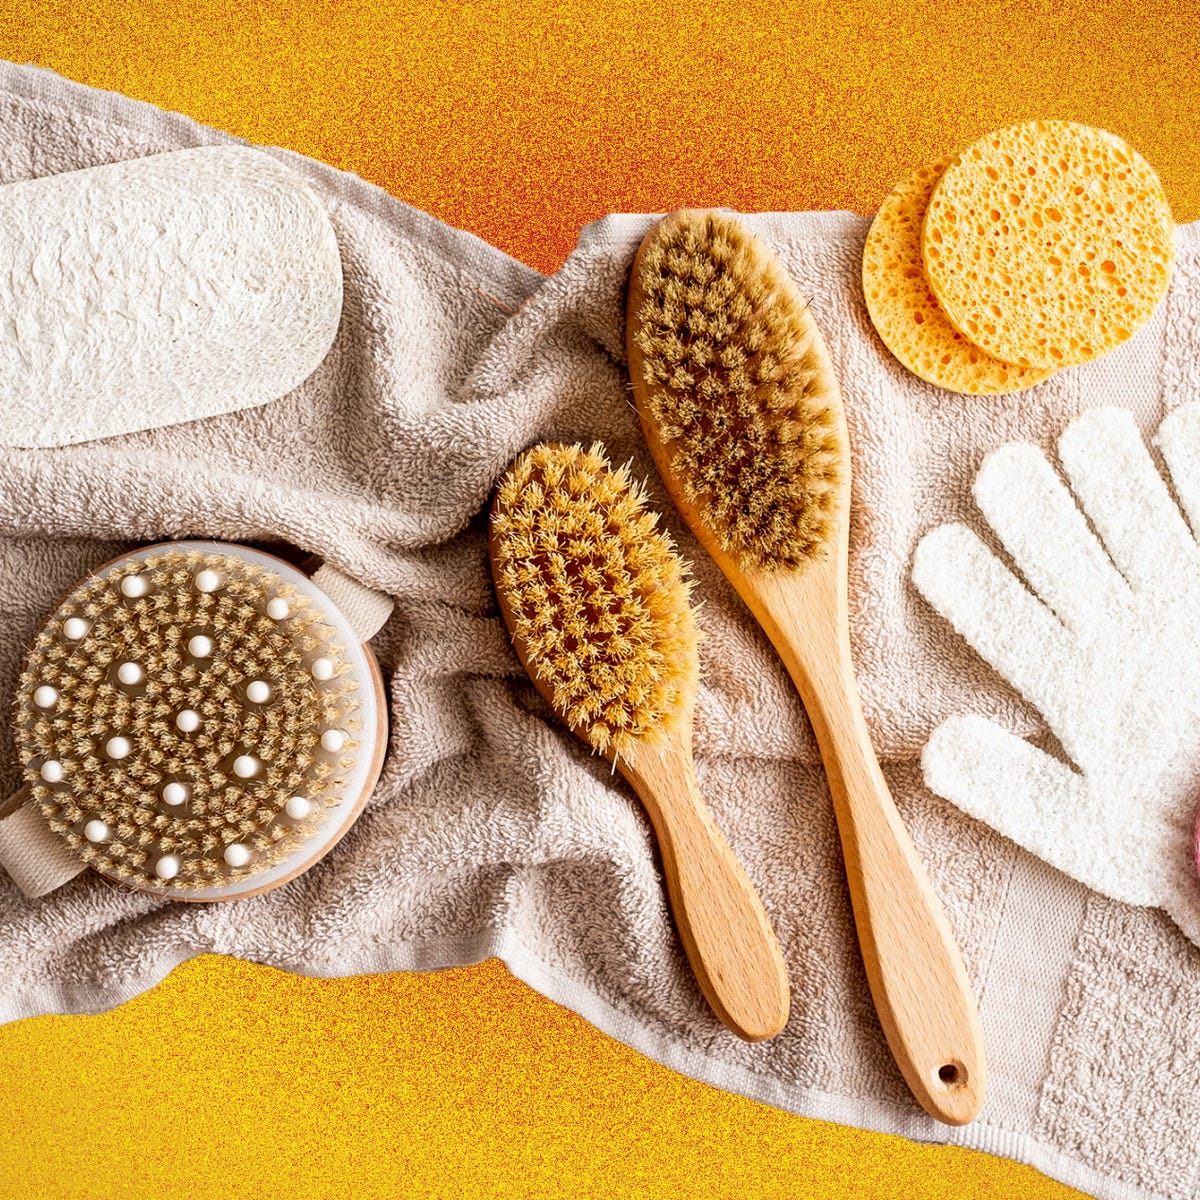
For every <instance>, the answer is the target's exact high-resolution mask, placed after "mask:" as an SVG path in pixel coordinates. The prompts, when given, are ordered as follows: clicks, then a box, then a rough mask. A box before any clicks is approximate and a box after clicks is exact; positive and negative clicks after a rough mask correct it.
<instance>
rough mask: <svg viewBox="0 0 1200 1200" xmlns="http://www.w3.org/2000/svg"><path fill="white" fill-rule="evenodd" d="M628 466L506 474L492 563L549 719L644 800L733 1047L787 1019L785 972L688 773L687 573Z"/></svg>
mask: <svg viewBox="0 0 1200 1200" xmlns="http://www.w3.org/2000/svg"><path fill="white" fill-rule="evenodd" d="M656 523H657V515H656V514H654V513H653V512H651V511H649V510H648V509H647V507H646V502H645V498H644V496H643V494H642V492H641V490H640V489H638V488H637V487H635V486H634V485H633V484H631V482H630V479H629V473H628V470H627V469H622V470H619V471H613V470H611V469H610V468H609V466H608V464H607V463H606V462H605V460H604V458H603V457H602V455H601V454H600V451H599V448H598V447H593V448H592V449H591V450H587V451H585V450H583V449H581V448H580V447H578V446H575V447H563V446H551V445H541V446H535V447H534V448H533V449H531V450H528V451H526V452H525V454H523V455H522V456H521V457H520V458H518V459H517V461H516V462H515V463H513V465H512V466H511V467H510V468H509V470H508V472H507V474H506V475H505V476H504V478H503V480H502V481H501V482H500V485H499V487H498V488H497V491H496V496H495V500H494V502H493V505H492V512H491V532H490V538H489V554H490V558H491V563H492V574H493V577H494V579H495V583H496V593H497V596H498V598H499V602H500V611H501V613H502V614H503V616H504V620H505V623H506V624H507V626H508V629H509V632H510V633H511V634H512V639H513V647H514V649H515V650H516V652H517V656H518V657H519V658H520V660H521V663H522V665H523V666H524V667H525V669H526V671H527V672H528V673H529V676H530V678H531V679H532V680H533V683H534V685H535V686H536V687H537V689H538V691H540V692H541V693H542V695H543V696H544V697H545V699H546V701H547V702H548V703H549V704H550V706H551V708H553V709H554V711H555V713H556V714H557V715H558V716H559V717H560V718H561V719H562V720H563V721H565V722H566V724H567V725H568V726H569V727H570V728H571V729H572V730H573V731H574V732H575V733H577V734H578V735H579V736H580V737H582V738H584V739H585V740H586V741H587V742H588V743H589V744H590V745H591V746H592V747H593V748H594V749H596V750H598V751H599V752H600V753H601V754H604V755H606V756H607V757H608V758H609V759H611V760H612V762H613V763H614V764H615V766H616V768H617V770H619V771H620V772H621V774H622V775H624V776H625V778H626V779H627V780H628V781H629V783H630V784H631V785H632V786H633V789H634V791H636V792H637V794H638V796H639V797H640V798H641V800H642V802H643V804H644V805H645V807H646V811H647V813H648V814H649V816H650V821H651V824H652V825H653V826H654V831H655V834H656V835H657V838H658V844H659V848H660V850H661V852H662V859H663V869H664V872H665V875H666V883H667V893H668V896H669V897H670V901H671V907H672V910H673V912H674V915H675V921H676V924H677V926H678V928H679V933H680V937H681V939H682V941H683V945H684V949H685V951H686V952H687V956H688V959H689V961H690V962H691V964H692V969H693V970H694V972H695V974H696V978H697V981H698V982H699V984H700V989H701V991H702V992H703V993H704V996H705V998H706V999H707V1000H708V1002H709V1004H710V1005H711V1006H712V1008H713V1011H714V1012H715V1013H716V1014H717V1016H718V1017H719V1018H720V1019H721V1020H722V1021H723V1022H724V1023H725V1024H726V1025H727V1026H728V1027H729V1028H730V1029H731V1030H733V1032H734V1033H736V1034H737V1035H738V1036H739V1037H742V1038H745V1039H747V1040H748V1041H762V1040H764V1039H766V1038H771V1037H774V1036H775V1035H776V1034H777V1033H778V1032H779V1031H780V1030H781V1029H782V1028H783V1026H784V1024H785V1023H786V1022H787V1016H788V1004H789V996H788V983H787V969H786V967H785V966H784V962H783V955H782V954H781V952H780V949H779V944H778V942H777V941H776V940H775V934H774V932H773V931H772V929H771V926H770V922H769V921H768V919H767V915H766V913H765V912H764V911H763V907H762V903H761V901H760V900H759V898H758V895H757V893H756V892H755V891H754V887H753V885H752V884H751V882H750V880H749V879H748V878H747V876H746V873H745V871H744V870H743V869H742V867H741V866H740V864H739V863H738V862H737V860H736V859H735V858H734V856H733V852H732V851H731V850H730V848H729V846H728V844H727V843H726V842H725V839H724V838H723V837H722V836H721V833H720V831H719V830H718V829H717V827H716V825H715V824H714V823H713V820H712V817H711V816H710V814H709V812H708V809H707V807H706V806H705V803H704V800H703V798H702V797H701V795H700V790H699V787H698V786H697V784H696V777H695V773H694V770H693V767H692V744H691V743H692V737H691V734H692V713H693V711H694V709H695V704H696V688H697V685H698V683H699V677H700V666H699V658H698V655H697V651H696V647H697V643H698V641H699V633H698V631H697V629H696V623H695V618H694V616H693V614H692V610H691V607H690V604H689V601H688V596H689V591H690V584H689V583H687V582H686V581H685V579H684V574H683V572H684V566H683V563H682V561H681V560H680V558H679V556H678V555H677V554H676V553H675V551H674V549H673V547H672V545H671V543H670V541H669V539H668V538H667V537H666V535H665V534H663V533H661V532H659V531H658V530H656V528H655V525H656Z"/></svg>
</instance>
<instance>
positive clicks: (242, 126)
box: [0, 0, 1200, 1200]
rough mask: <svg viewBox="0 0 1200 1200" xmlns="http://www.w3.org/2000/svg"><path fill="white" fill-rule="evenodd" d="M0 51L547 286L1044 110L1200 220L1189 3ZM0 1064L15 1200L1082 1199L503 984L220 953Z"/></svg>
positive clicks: (749, 11)
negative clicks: (344, 182)
mask: <svg viewBox="0 0 1200 1200" xmlns="http://www.w3.org/2000/svg"><path fill="white" fill-rule="evenodd" d="M0 57H3V58H8V59H12V60H15V61H18V62H25V61H32V62H37V63H40V64H41V65H43V66H48V67H51V68H53V69H55V70H57V71H59V72H61V73H62V74H64V75H67V76H69V77H71V78H73V79H77V80H80V81H81V82H83V83H87V84H91V85H93V86H96V87H101V88H110V89H114V90H117V91H121V92H125V93H126V94H128V95H131V96H135V97H137V98H139V99H143V100H149V101H151V102H153V103H155V104H158V105H161V106H163V107H165V108H169V109H175V110H178V111H182V112H185V113H187V114H188V115H190V116H193V117H195V118H197V119H198V120H200V121H203V122H205V123H207V124H211V125H215V126H217V127H220V128H222V129H227V130H229V131H230V132H233V133H236V134H240V135H241V136H243V137H246V138H249V139H250V140H252V141H256V142H265V143H270V144H276V145H285V146H289V147H291V148H293V149H296V150H299V151H301V152H303V153H305V154H310V155H313V156H314V157H317V158H321V159H324V160H325V161H327V162H330V163H333V164H334V165H336V166H339V167H342V168H345V169H348V170H352V171H355V172H357V173H358V174H360V175H362V176H364V177H365V178H367V179H369V180H371V181H373V182H375V183H378V184H380V185H382V186H383V187H385V188H387V189H388V190H390V191H391V192H393V193H394V194H395V195H397V196H399V197H400V198H401V199H403V200H406V201H408V202H409V203H411V204H415V205H417V206H419V207H421V208H424V209H426V210H428V211H429V212H432V213H433V214H434V215H436V216H438V217H440V218H441V219H442V220H444V221H447V222H449V223H451V224H453V225H458V226H462V227H464V228H467V229H470V230H472V231H474V232H475V233H478V234H479V235H480V236H482V237H484V238H486V239H487V240H488V241H490V242H492V243H493V244H495V245H497V246H499V247H501V248H502V249H504V250H506V251H508V252H509V253H510V254H513V255H515V256H517V257H518V258H522V259H524V260H525V261H526V262H528V263H530V264H532V265H533V266H536V267H538V268H540V269H541V270H543V271H551V270H553V269H554V268H555V267H556V266H558V264H559V263H561V262H562V260H563V258H564V257H565V255H566V254H567V253H568V251H569V250H570V248H571V246H572V245H573V244H574V240H575V236H576V233H577V231H578V229H579V226H580V225H581V224H583V223H584V222H586V221H588V220H591V219H592V218H594V217H597V216H600V215H602V214H604V213H606V212H610V211H662V210H666V209H671V208H675V207H678V206H680V205H684V204H724V205H728V206H730V207H733V208H737V209H742V210H746V211H753V210H761V209H808V208H850V209H853V210H854V211H856V212H859V213H870V212H872V211H873V210H874V209H875V207H876V206H877V205H878V203H879V201H880V200H881V199H882V197H883V196H884V195H885V194H886V193H887V192H888V190H889V189H890V187H891V186H892V184H893V183H894V182H895V181H896V180H898V179H900V178H901V177H902V176H904V175H906V174H907V173H908V172H909V171H911V170H912V169H913V168H914V167H916V166H917V165H919V164H921V163H924V162H927V161H930V160H932V159H934V158H936V157H938V156H940V155H942V154H944V153H946V152H947V151H949V150H952V149H955V148H957V147H959V146H961V145H963V144H965V143H966V142H968V141H970V140H971V139H973V138H974V137H976V136H978V135H979V134H981V133H984V132H986V131H987V130H989V129H993V128H997V127H999V126H1002V125H1007V124H1010V123H1012V122H1014V121H1016V120H1019V119H1023V118H1028V117H1034V116H1041V117H1059V118H1067V119H1074V120H1079V121H1084V122H1086V123H1089V124H1093V125H1100V126H1103V127H1105V128H1108V129H1111V130H1113V131H1114V132H1117V133H1119V134H1121V135H1123V136H1124V137H1126V138H1127V139H1128V140H1129V141H1131V142H1132V143H1133V145H1135V146H1136V147H1137V148H1138V149H1139V150H1140V151H1141V152H1142V153H1143V154H1144V155H1145V156H1146V157H1147V158H1148V159H1149V161H1150V162H1151V163H1153V164H1154V165H1155V166H1156V168H1157V169H1158V171H1159V173H1160V175H1161V176H1162V179H1163V182H1164V184H1165V186H1166V190H1167V194H1168V196H1169V198H1170V200H1171V203H1172V206H1173V208H1174V211H1175V215H1176V218H1177V219H1178V220H1180V221H1190V220H1195V219H1197V218H1198V217H1200V131H1198V127H1197V109H1196V104H1197V102H1196V96H1197V95H1198V94H1200V10H1197V9H1196V7H1195V6H1194V5H1192V4H1191V3H1181V4H1178V5H1171V4H1154V5H1152V4H1145V3H1130V2H1125V3H1108V2H1104V0H1102V2H1100V3H1080V2H1078V0H1069V2H1065V3H1064V2H1058V0H1010V2H1006V3H996V2H994V0H988V2H986V3H982V4H973V5H965V4H964V5H961V6H959V5H956V6H954V7H951V6H949V5H944V4H939V3H937V2H936V0H907V3H904V4H895V3H884V2H882V0H844V2H842V3H832V2H829V3H825V2H822V3H817V2H815V0H814V2H811V3H774V4H768V3H763V2H762V0H751V2H744V0H743V2H737V0H713V2H711V3H709V4H707V5H702V6H686V7H683V6H679V5H675V4H671V5H666V4H663V5H659V6H655V5H650V4H644V3H629V2H628V0H620V2H616V0H614V2H609V3H600V2H599V0H592V2H590V3H573V4H572V3H567V4H550V3H546V2H545V0H536V2H526V3H523V4H518V3H517V2H516V0H508V2H503V3H502V2H498V0H490V2H479V3H469V4H457V3H446V2H437V0H416V2H410V3H404V4H399V3H397V4H391V5H389V4H387V3H385V2H384V0H344V2H330V3H324V4H320V5H318V4H307V5H306V4H304V3H297V4H295V5H287V6H285V5H283V4H280V5H278V6H272V5H270V4H268V3H264V2H262V0H242V2H240V3H233V2H228V3H222V2H221V0H191V2H190V3H178V2H176V3H170V2H167V0H150V2H148V3H130V2H129V0H103V2H99V3H97V2H93V3H73V2H70V0H61V2H57V3H50V2H47V3H40V4H13V3H7V2H5V0H0ZM0 1078H3V1080H4V1108H5V1114H4V1126H5V1132H4V1137H3V1138H0V1195H3V1196H4V1197H11V1198H12V1200H43V1198H45V1200H74V1198H80V1200H82V1198H87V1200H108V1198H112V1200H117V1198H121V1200H124V1198H125V1197H128V1196H131V1195H136V1194H142V1193H147V1192H149V1193H157V1194H161V1195H173V1196H181V1197H188V1200H215V1198H217V1197H227V1196H228V1197H232V1196H238V1197H252V1198H253V1197H265V1196H287V1197H289V1198H290V1200H316V1198H318V1197H322V1198H324V1197H331V1198H332V1197H344V1196H351V1195H353V1196H355V1197H357V1198H360V1200H371V1198H373V1197H381V1198H382V1197H389V1198H391V1197H443V1196H444V1197H459V1196H469V1197H478V1198H480V1200H487V1198H490V1197H521V1196H540V1197H564V1198H565V1197H575V1196H587V1197H594V1198H598V1200H603V1198H607V1197H613V1198H616V1197H639V1198H644V1200H660V1198H661V1200H666V1198H668V1197H679V1196H688V1197H692V1198H696V1200H708V1198H710V1197H711V1198H712V1200H716V1198H718V1197H731V1196H745V1197H749V1198H752V1200H773V1198H776V1197H778V1198H780V1200H783V1198H784V1197H787V1198H792V1197H798V1196H805V1197H813V1198H815V1200H841V1198H846V1200H849V1198H850V1197H854V1198H855V1200H885V1198H886V1200H895V1198H897V1197H911V1198H914V1200H921V1198H927V1200H933V1198H939V1200H940V1198H946V1200H950V1198H951V1197H954V1198H955V1200H976V1198H980V1200H982V1198H983V1197H990V1196H995V1195H1003V1196H1005V1197H1007V1198H1013V1200H1063V1198H1066V1197H1070V1196H1076V1195H1077V1193H1074V1192H1071V1191H1070V1190H1069V1189H1066V1188H1064V1187H1061V1186H1059V1185H1058V1184H1055V1183H1052V1182H1050V1181H1048V1180H1046V1179H1044V1178H1043V1177H1041V1176H1040V1175H1038V1174H1037V1173H1036V1172H1034V1171H1032V1170H1030V1169H1029V1168H1026V1167H1020V1166H1017V1165H1015V1164H1013V1163H1008V1162H1004V1161H1002V1160H999V1159H993V1158H989V1157H987V1156H984V1155H980V1154H973V1153H969V1152H966V1151H961V1150H955V1149H950V1148H946V1147H923V1146H916V1145H912V1144H909V1143H906V1142H903V1141H902V1140H900V1139H897V1138H891V1137H884V1136H880V1135H874V1134H865V1133H860V1132H858V1131H855V1130H849V1129H844V1128H841V1127H838V1126H833V1125H828V1124H823V1123H821V1122H815V1121H805V1120H801V1119H799V1118H795V1117H791V1116H788V1115H787V1114H784V1113H781V1112H778V1111H775V1110H773V1109H770V1108H767V1107H765V1106H762V1105H758V1104H754V1103H752V1102H750V1101H747V1100H744V1099H741V1098H739V1097H736V1096H730V1095H726V1094H724V1093H721V1092H718V1091H716V1090H714V1089H712V1088H708V1087H705V1086H704V1085H701V1084H698V1083H694V1082H692V1081H690V1080H687V1079H684V1078H682V1077H680V1076H678V1075H675V1074H673V1073H672V1072H670V1071H667V1070H665V1069H663V1068H661V1067H658V1066H656V1065H655V1064H653V1063H650V1062H647V1061H646V1060H645V1059H643V1058H640V1057H639V1056H638V1055H636V1054H634V1053H633V1052H632V1051H629V1050H627V1049H626V1048H625V1047H623V1046H620V1045H618V1044H616V1043H614V1042H611V1041H609V1040H608V1039H606V1038H604V1037H602V1036H601V1035H600V1034H598V1033H596V1032H595V1031H594V1030H593V1029H592V1028H591V1027H589V1026H588V1025H586V1024H585V1023H584V1022H583V1021H582V1020H580V1019H579V1018H578V1017H576V1016H574V1015H573V1014H571V1013H569V1012H566V1011H565V1010H563V1009H561V1008H558V1007H557V1006H555V1005H553V1004H551V1003H550V1002H548V1001H546V1000H543V999H542V998H540V997H539V996H537V995H535V994H534V993H532V992H530V991H529V990H528V989H526V988H525V987H523V986H522V985H521V984H519V983H517V982H516V981H515V980H513V979H512V978H511V977H510V976H509V975H508V974H507V973H506V972H505V971H504V969H503V968H502V967H501V966H499V965H498V964H497V963H494V962H492V963H487V964H484V965H482V966H480V967H475V968H469V969H465V970H460V971H448V972H444V973H441V974H432V975H402V974H397V975H386V976H375V977H369V978H361V979H351V980H326V981H318V980H305V979H296V978H292V977H289V976H286V975H283V974H280V973H279V972H276V971H272V970H269V969H266V968H262V967H254V966H250V965H248V964H245V963H239V962H235V961H230V960H225V959H219V958H214V957H209V958H201V959H198V960H196V961H194V962H192V963H189V964H187V965H185V966H184V967H181V968H180V969H178V970H177V971H176V972H174V973H173V974H172V975H171V977H170V978H169V979H168V980H167V981H166V982H165V983H164V984H162V985H161V986H159V987H157V988H155V989H154V990H153V991H152V992H150V993H148V994H147V995H145V996H142V997H140V998H139V999H137V1000H134V1001H132V1002H131V1003H129V1004H127V1005H124V1006H123V1007H122V1008H120V1009H118V1010H117V1011H115V1012H113V1013H110V1014H107V1015H104V1016H101V1017H94V1018H81V1017H75V1018H58V1017H48V1018H39V1019H36V1020H29V1021H23V1022H18V1023H16V1024H12V1025H9V1026H6V1027H4V1028H3V1029H0Z"/></svg>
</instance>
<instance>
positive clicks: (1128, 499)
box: [1058, 409, 1200, 591]
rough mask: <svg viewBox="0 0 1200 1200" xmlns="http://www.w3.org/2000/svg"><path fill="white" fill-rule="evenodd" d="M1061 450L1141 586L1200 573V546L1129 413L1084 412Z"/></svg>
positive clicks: (1117, 557)
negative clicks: (1198, 547)
mask: <svg viewBox="0 0 1200 1200" xmlns="http://www.w3.org/2000/svg"><path fill="white" fill-rule="evenodd" d="M1058 452H1059V457H1060V458H1061V460H1062V465H1063V470H1064V471H1065V472H1066V475H1067V478H1068V479H1069V480H1070V481H1071V487H1072V489H1073V490H1074V492H1075V495H1076V496H1078V497H1079V501H1080V504H1081V505H1082V507H1083V510H1084V512H1086V513H1087V515H1088V516H1089V517H1090V518H1091V520H1092V524H1093V525H1094V526H1095V527H1096V530H1097V532H1098V533H1099V534H1100V537H1101V540H1102V541H1103V542H1104V546H1105V549H1107V550H1108V552H1109V554H1110V555H1111V556H1112V560H1113V562H1114V563H1115V564H1116V567H1117V569H1118V570H1119V571H1120V572H1121V573H1122V574H1123V575H1124V576H1125V578H1126V579H1128V580H1129V583H1130V585H1131V586H1132V587H1133V588H1134V589H1135V590H1138V591H1144V590H1147V589H1150V588H1152V587H1155V586H1158V587H1162V586H1163V585H1164V584H1166V585H1167V586H1170V585H1171V584H1170V581H1172V580H1176V581H1182V580H1184V579H1187V578H1192V577H1195V576H1196V575H1197V574H1198V573H1200V551H1198V550H1197V548H1196V543H1195V542H1194V541H1193V540H1192V535H1191V532H1190V531H1189V530H1188V527H1187V524H1186V522H1185V521H1184V519H1183V516H1182V514H1181V513H1180V512H1179V509H1178V508H1177V507H1176V505H1175V502H1174V501H1173V500H1172V499H1171V493H1170V492H1169V491H1168V489H1167V485H1166V483H1164V482H1163V478H1162V476H1161V475H1159V473H1158V471H1157V470H1155V467H1154V462H1153V460H1152V459H1151V458H1150V454H1149V452H1148V451H1147V450H1146V447H1145V445H1144V444H1143V443H1142V439H1141V435H1140V434H1139V433H1138V431H1137V426H1136V425H1134V422H1133V417H1132V416H1131V415H1130V414H1129V413H1127V412H1125V411H1124V410H1123V409H1097V410H1095V411H1094V412H1090V413H1085V414H1084V415H1083V416H1082V417H1079V418H1078V419H1077V420H1075V421H1074V422H1072V423H1071V425H1070V426H1068V428H1067V430H1066V432H1065V433H1064V434H1063V435H1062V437H1061V438H1059V441H1058Z"/></svg>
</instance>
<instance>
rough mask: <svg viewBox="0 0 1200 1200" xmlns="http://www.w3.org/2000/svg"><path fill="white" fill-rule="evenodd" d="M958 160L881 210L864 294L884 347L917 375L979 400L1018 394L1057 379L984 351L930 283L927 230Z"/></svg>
mask: <svg viewBox="0 0 1200 1200" xmlns="http://www.w3.org/2000/svg"><path fill="white" fill-rule="evenodd" d="M951 161H952V160H951V158H949V157H947V158H943V159H940V160H939V161H938V162H936V163H933V164H931V165H930V166H925V167H920V168H919V169H918V170H916V171H914V172H913V173H912V174H911V175H910V176H909V177H908V178H907V179H906V180H904V181H903V182H902V183H900V184H898V185H897V186H896V187H895V188H894V189H893V190H892V192H891V194H890V195H889V196H888V198H887V199H886V200H885V201H884V202H883V204H882V205H881V206H880V209H879V212H878V214H877V215H876V217H875V220H874V221H873V222H872V224H871V231H870V233H868V234H867V241H866V245H865V246H864V248H863V294H864V295H865V297H866V301H867V311H868V312H869V313H870V314H871V321H872V323H873V324H874V326H875V329H876V331H877V332H878V334H879V336H880V337H881V338H882V339H883V343H884V345H885V346H887V348H888V349H889V350H890V351H891V352H892V353H893V354H894V355H895V356H896V358H897V359H899V360H900V362H901V363H902V364H903V365H904V366H905V367H907V368H908V369H909V370H910V371H912V372H913V374H915V375H918V376H920V378H922V379H924V380H927V381H928V382H929V383H933V384H936V385H937V386H938V387H943V388H947V389H948V390H949V391H952V392H963V393H967V394H972V395H999V394H1001V393H1004V392H1016V391H1020V390H1022V389H1024V388H1027V387H1032V386H1033V385H1034V384H1035V383H1039V382H1040V381H1041V380H1043V379H1045V378H1047V376H1049V375H1051V374H1052V373H1053V372H1052V371H1051V370H1048V369H1042V368H1036V367H1017V366H1013V365H1012V364H1011V363H1006V362H1003V361H1001V360H1000V359H998V358H993V357H992V356H991V355H990V354H988V353H986V352H985V351H983V350H981V349H980V348H979V347H978V346H976V345H974V344H973V343H972V342H970V341H968V340H967V339H966V338H965V337H963V335H962V334H961V333H959V331H958V330H957V329H955V328H954V326H953V325H951V324H950V322H949V321H948V320H947V319H946V314H945V313H944V312H942V309H941V306H940V305H939V304H938V302H937V297H936V296H934V294H933V292H932V291H931V290H930V287H929V282H928V280H927V279H926V278H925V264H924V260H923V258H922V256H921V226H922V223H923V222H924V219H925V210H926V209H927V208H928V206H929V198H930V196H932V195H933V189H934V188H935V187H936V186H937V183H938V180H940V179H941V177H942V174H943V172H944V171H945V170H946V168H947V167H948V166H949V165H950V162H951Z"/></svg>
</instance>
